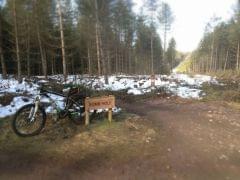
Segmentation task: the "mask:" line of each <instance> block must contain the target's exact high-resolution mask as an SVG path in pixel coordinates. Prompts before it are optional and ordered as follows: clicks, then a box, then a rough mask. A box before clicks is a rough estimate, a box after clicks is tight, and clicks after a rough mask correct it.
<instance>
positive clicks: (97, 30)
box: [95, 0, 101, 76]
mask: <svg viewBox="0 0 240 180" xmlns="http://www.w3.org/2000/svg"><path fill="white" fill-rule="evenodd" d="M95 16H96V24H95V31H96V32H95V36H96V37H95V38H96V47H97V65H98V75H99V76H101V59H100V58H101V55H100V42H99V40H100V37H99V36H100V32H99V20H98V3H97V0H95Z"/></svg>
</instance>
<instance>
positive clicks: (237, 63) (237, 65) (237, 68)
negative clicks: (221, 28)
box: [236, 41, 239, 71]
mask: <svg viewBox="0 0 240 180" xmlns="http://www.w3.org/2000/svg"><path fill="white" fill-rule="evenodd" d="M236 70H237V71H238V70H239V41H238V47H237V59H236Z"/></svg>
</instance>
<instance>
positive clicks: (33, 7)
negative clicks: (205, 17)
mask: <svg viewBox="0 0 240 180" xmlns="http://www.w3.org/2000/svg"><path fill="white" fill-rule="evenodd" d="M1 4H2V5H1V9H0V59H1V63H0V66H1V73H2V75H3V77H6V76H7V74H15V75H16V77H17V78H18V79H19V80H20V79H21V77H22V76H32V75H43V76H45V77H46V76H47V75H53V74H64V76H65V77H66V76H67V75H68V74H89V75H105V76H107V75H110V74H120V73H126V74H154V73H157V74H166V73H169V72H170V71H171V69H172V68H173V67H175V66H176V65H177V60H176V59H177V51H176V41H175V39H174V38H171V37H168V32H169V31H170V29H171V25H172V23H173V21H174V15H173V12H172V11H171V7H170V6H169V4H167V3H164V2H161V3H158V1H156V0H151V1H146V3H145V4H144V6H143V7H142V8H141V10H140V13H136V12H134V11H133V6H134V4H133V2H132V1H131V0H74V1H71V0H21V1H19V0H7V1H6V2H5V3H4V2H2V3H1ZM159 26H160V27H161V28H160V29H161V34H163V38H162V39H161V37H160V35H159V33H158V29H159Z"/></svg>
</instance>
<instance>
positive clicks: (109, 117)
mask: <svg viewBox="0 0 240 180" xmlns="http://www.w3.org/2000/svg"><path fill="white" fill-rule="evenodd" d="M108 121H109V123H111V122H112V108H109V109H108Z"/></svg>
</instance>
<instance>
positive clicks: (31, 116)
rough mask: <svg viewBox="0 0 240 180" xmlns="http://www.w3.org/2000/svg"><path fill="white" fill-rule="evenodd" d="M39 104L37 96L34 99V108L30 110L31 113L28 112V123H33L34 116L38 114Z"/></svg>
mask: <svg viewBox="0 0 240 180" xmlns="http://www.w3.org/2000/svg"><path fill="white" fill-rule="evenodd" d="M39 103H40V97H39V96H37V97H36V99H35V102H34V104H35V106H34V108H31V111H30V114H29V117H28V118H29V119H30V122H33V121H34V120H35V116H36V114H37V112H38V109H39Z"/></svg>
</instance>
